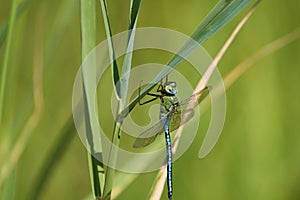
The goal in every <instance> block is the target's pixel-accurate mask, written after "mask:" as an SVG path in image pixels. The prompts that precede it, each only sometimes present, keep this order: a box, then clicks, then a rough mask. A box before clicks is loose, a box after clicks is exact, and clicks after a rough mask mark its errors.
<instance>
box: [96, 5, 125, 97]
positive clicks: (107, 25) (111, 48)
mask: <svg viewBox="0 0 300 200" xmlns="http://www.w3.org/2000/svg"><path fill="white" fill-rule="evenodd" d="M100 4H101V9H102V15H103V21H104V27H105V32H106V37H107V40H108V50H109V55H110V62H111V67H112V69H111V71H112V77H113V81H114V86H115V91H116V96H117V97H118V98H121V97H120V95H121V94H120V84H118V83H119V81H120V75H119V71H118V64H117V61H116V56H115V51H114V43H113V40H112V32H111V26H110V22H109V17H108V13H107V6H106V1H105V0H100Z"/></svg>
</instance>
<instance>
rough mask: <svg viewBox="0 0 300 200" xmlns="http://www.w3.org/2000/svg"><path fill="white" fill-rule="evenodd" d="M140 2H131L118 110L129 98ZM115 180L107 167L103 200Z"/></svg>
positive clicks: (117, 140)
mask: <svg viewBox="0 0 300 200" xmlns="http://www.w3.org/2000/svg"><path fill="white" fill-rule="evenodd" d="M140 2H141V1H140V0H131V9H130V20H129V26H128V29H129V35H128V42H127V48H126V55H125V58H124V61H123V66H122V79H121V81H120V83H118V85H120V88H121V91H120V92H121V93H120V97H121V99H120V101H119V102H118V104H119V105H118V110H119V111H120V110H123V109H124V106H125V102H126V97H127V87H128V81H129V76H130V69H131V62H132V50H133V44H134V39H135V28H136V24H137V18H138V10H139V7H140ZM121 125H122V123H121V122H116V123H115V124H114V133H113V138H112V142H113V145H115V146H117V147H118V146H119V143H120V133H121V131H120V130H121ZM117 157H118V155H117V150H116V148H113V146H112V148H111V150H110V154H109V166H115V163H116V161H117ZM113 180H114V169H113V168H111V167H107V170H106V174H105V185H104V189H103V199H105V200H106V199H107V200H109V199H111V193H112V187H113Z"/></svg>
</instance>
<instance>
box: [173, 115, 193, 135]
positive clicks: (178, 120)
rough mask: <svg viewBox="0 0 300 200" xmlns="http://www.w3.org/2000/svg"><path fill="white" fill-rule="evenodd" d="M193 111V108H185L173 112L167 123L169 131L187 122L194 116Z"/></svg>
mask: <svg viewBox="0 0 300 200" xmlns="http://www.w3.org/2000/svg"><path fill="white" fill-rule="evenodd" d="M194 114H195V111H194V109H186V110H183V111H181V112H178V113H173V114H172V117H171V121H170V125H169V129H170V131H171V132H172V131H174V130H176V129H178V128H179V126H182V125H183V124H185V123H186V122H188V121H189V120H190V119H192V117H193V116H194Z"/></svg>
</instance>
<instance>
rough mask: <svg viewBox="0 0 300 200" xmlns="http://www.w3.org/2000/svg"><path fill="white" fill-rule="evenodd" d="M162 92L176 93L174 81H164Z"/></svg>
mask: <svg viewBox="0 0 300 200" xmlns="http://www.w3.org/2000/svg"><path fill="white" fill-rule="evenodd" d="M164 92H165V93H166V94H169V95H175V94H177V92H178V90H177V88H176V82H166V83H165V85H164Z"/></svg>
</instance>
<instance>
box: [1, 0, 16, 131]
mask: <svg viewBox="0 0 300 200" xmlns="http://www.w3.org/2000/svg"><path fill="white" fill-rule="evenodd" d="M16 14H17V1H16V0H12V1H11V9H10V16H9V24H8V29H7V34H8V35H7V44H6V48H5V52H4V59H3V64H2V71H1V80H0V81H1V82H0V127H1V121H2V115H3V103H4V102H3V101H4V89H5V84H6V77H7V70H8V61H9V56H10V55H9V54H10V51H11V50H10V48H11V41H12V35H13V30H14V26H15V21H16Z"/></svg>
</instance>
